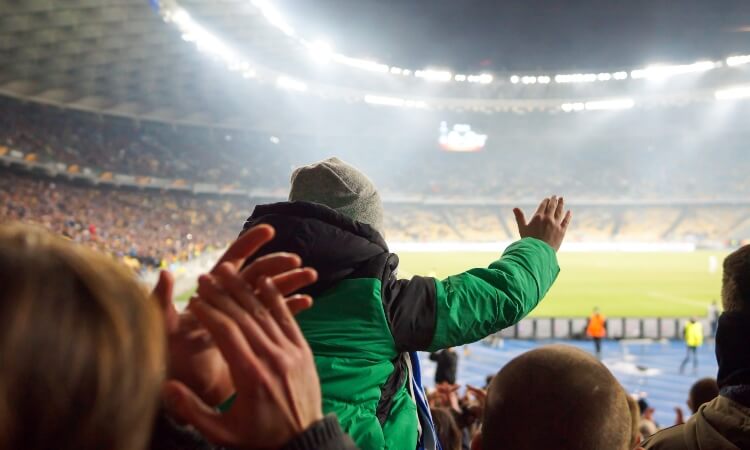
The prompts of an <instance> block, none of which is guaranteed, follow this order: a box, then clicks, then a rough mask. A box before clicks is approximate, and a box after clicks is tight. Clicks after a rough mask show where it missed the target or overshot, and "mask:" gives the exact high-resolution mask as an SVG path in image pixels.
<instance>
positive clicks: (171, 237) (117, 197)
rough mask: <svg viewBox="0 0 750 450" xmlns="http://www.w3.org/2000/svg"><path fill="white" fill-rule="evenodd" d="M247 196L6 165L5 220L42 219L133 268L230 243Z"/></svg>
mask: <svg viewBox="0 0 750 450" xmlns="http://www.w3.org/2000/svg"><path fill="white" fill-rule="evenodd" d="M243 204H244V202H240V201H237V200H236V199H235V200H234V201H233V199H231V198H229V199H227V198H216V197H207V196H204V197H198V196H194V195H190V194H180V193H164V192H162V193H146V192H142V191H135V190H125V189H111V188H100V187H94V186H82V185H80V184H71V183H69V182H66V181H64V180H54V181H53V180H49V179H39V178H30V177H28V176H19V175H16V174H13V173H11V172H7V171H0V223H5V222H11V221H20V222H24V223H33V224H38V225H41V226H43V227H45V228H47V229H49V230H52V231H54V232H55V233H58V234H61V235H63V236H65V237H66V238H68V239H70V240H72V241H74V242H78V243H81V244H84V245H86V246H89V247H93V248H96V249H98V250H102V251H104V252H106V253H109V254H111V255H113V256H115V257H117V258H121V259H123V260H124V261H125V262H126V263H127V264H128V265H129V266H131V267H133V268H135V269H140V268H144V269H145V268H160V267H161V268H165V267H168V266H169V265H170V264H171V263H173V262H177V261H186V260H189V259H192V258H194V257H197V256H199V255H200V254H201V253H203V252H204V251H210V250H214V249H222V248H224V247H226V245H227V244H228V243H229V242H230V241H231V240H232V239H233V237H234V236H236V233H237V226H238V225H237V224H238V223H242V221H243V220H244V218H245V216H246V215H247V214H248V210H247V208H246V207H245V208H243V207H242V206H243Z"/></svg>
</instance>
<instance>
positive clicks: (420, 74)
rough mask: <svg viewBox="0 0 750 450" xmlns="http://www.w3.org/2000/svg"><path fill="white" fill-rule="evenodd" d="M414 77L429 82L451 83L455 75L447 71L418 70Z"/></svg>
mask: <svg viewBox="0 0 750 450" xmlns="http://www.w3.org/2000/svg"><path fill="white" fill-rule="evenodd" d="M414 76H415V77H417V78H423V79H425V80H428V81H450V80H452V79H453V74H451V73H450V72H448V71H447V70H432V69H425V70H417V71H416V72H414Z"/></svg>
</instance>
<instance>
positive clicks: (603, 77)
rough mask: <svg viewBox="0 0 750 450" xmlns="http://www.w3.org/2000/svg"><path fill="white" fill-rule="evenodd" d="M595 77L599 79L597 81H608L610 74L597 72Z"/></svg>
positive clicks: (610, 77)
mask: <svg viewBox="0 0 750 450" xmlns="http://www.w3.org/2000/svg"><path fill="white" fill-rule="evenodd" d="M596 79H597V80H599V81H609V80H611V79H612V74H611V73H606V72H603V73H600V74H598V75H597V76H596Z"/></svg>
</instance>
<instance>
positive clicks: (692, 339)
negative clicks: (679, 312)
mask: <svg viewBox="0 0 750 450" xmlns="http://www.w3.org/2000/svg"><path fill="white" fill-rule="evenodd" d="M685 343H686V344H687V345H688V347H700V346H701V345H703V325H702V324H701V323H700V322H695V323H689V322H688V324H687V325H685Z"/></svg>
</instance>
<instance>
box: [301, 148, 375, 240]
mask: <svg viewBox="0 0 750 450" xmlns="http://www.w3.org/2000/svg"><path fill="white" fill-rule="evenodd" d="M289 201H306V202H314V203H320V204H323V205H326V206H328V207H329V208H331V209H335V210H336V211H338V212H340V213H341V214H343V215H345V216H347V217H349V218H350V219H353V220H356V221H357V222H362V223H366V224H368V225H370V226H371V227H373V228H374V229H375V230H377V231H378V233H380V235H381V236H385V233H384V232H383V231H384V230H383V203H382V202H381V201H380V195H379V194H378V191H377V190H376V189H375V185H374V184H372V181H370V179H369V178H367V176H366V175H365V174H363V173H362V172H360V171H359V170H357V169H355V168H354V167H352V166H350V165H349V164H347V163H345V162H343V161H341V160H340V159H338V158H328V159H326V160H323V161H320V162H317V163H313V164H310V165H309V166H303V167H299V168H297V169H295V170H294V172H293V173H292V188H291V190H290V191H289Z"/></svg>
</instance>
